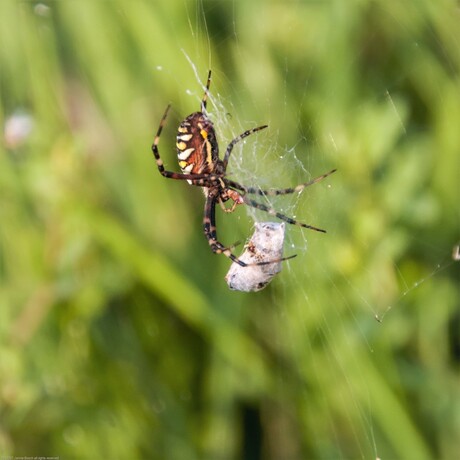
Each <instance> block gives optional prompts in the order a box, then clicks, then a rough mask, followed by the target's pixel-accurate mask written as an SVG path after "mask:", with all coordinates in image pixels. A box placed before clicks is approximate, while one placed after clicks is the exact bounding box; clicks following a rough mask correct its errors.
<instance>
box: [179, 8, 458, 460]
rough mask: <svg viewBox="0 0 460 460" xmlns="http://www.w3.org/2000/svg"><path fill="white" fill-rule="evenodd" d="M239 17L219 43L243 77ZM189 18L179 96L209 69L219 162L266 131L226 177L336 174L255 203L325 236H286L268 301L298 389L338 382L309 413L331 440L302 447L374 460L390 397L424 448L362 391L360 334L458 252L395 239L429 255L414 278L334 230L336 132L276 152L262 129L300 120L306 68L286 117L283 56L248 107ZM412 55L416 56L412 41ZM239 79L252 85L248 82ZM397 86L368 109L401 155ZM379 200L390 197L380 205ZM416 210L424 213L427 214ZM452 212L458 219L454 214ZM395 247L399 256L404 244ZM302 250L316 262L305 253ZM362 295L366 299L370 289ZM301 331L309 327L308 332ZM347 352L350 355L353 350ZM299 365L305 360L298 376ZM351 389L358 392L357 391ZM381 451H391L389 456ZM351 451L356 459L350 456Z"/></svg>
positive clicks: (386, 317)
mask: <svg viewBox="0 0 460 460" xmlns="http://www.w3.org/2000/svg"><path fill="white" fill-rule="evenodd" d="M240 7H241V6H240V5H239V4H236V3H234V4H233V9H234V11H233V13H234V15H233V19H232V26H233V28H232V30H230V31H228V32H227V33H228V37H226V38H228V39H230V38H231V39H232V40H234V41H235V42H236V43H237V47H236V48H237V51H238V52H237V56H236V59H238V58H241V60H242V61H243V66H244V64H245V63H246V64H248V61H249V60H250V58H249V57H248V55H247V51H246V50H244V49H243V48H242V47H240V46H239V42H240V40H241V42H243V41H244V37H242V36H241V35H242V34H244V33H245V32H243V31H242V27H243V24H242V23H240V21H241V19H240V17H241V16H240V15H239V14H237V13H236V11H235V10H237V9H239V8H240ZM241 8H242V7H241ZM187 17H188V21H189V26H190V33H191V37H192V39H193V40H192V42H193V45H192V46H191V47H181V48H180V51H181V52H182V56H183V58H184V59H185V60H186V61H187V62H188V63H189V65H190V69H191V71H192V74H193V75H194V79H192V80H191V83H190V87H189V88H188V89H187V91H186V96H187V97H190V98H192V99H193V100H194V101H195V102H194V103H195V106H198V104H199V101H200V100H201V97H202V93H203V88H204V85H205V77H206V72H207V69H208V68H211V69H212V71H213V81H212V84H211V90H210V96H209V99H208V101H209V102H208V112H209V117H210V119H211V120H212V121H213V123H214V125H215V128H216V132H217V135H218V139H219V145H220V149H221V155H222V154H223V150H224V149H225V146H226V145H227V144H228V143H229V142H230V140H232V139H233V138H235V137H236V136H238V135H239V134H241V133H242V132H244V131H245V130H246V129H249V128H253V127H256V126H259V125H262V124H268V125H269V128H268V129H266V130H263V131H261V132H259V133H257V134H254V135H251V136H249V137H248V138H247V139H245V140H244V141H243V142H240V143H239V144H237V145H236V147H235V148H234V151H233V153H232V156H231V159H230V163H229V168H228V174H229V176H230V177H231V178H232V179H234V180H236V181H238V182H240V183H242V184H245V185H250V186H256V187H260V188H272V187H273V188H284V187H288V186H294V185H296V184H299V183H303V182H307V181H308V180H310V179H312V178H313V177H316V176H318V175H320V174H323V173H325V172H327V171H329V170H330V169H332V168H334V167H338V169H339V171H338V172H337V173H336V174H334V175H332V176H331V177H328V178H327V179H326V180H325V181H324V182H321V183H319V184H315V185H314V186H313V187H310V188H307V189H306V190H304V191H303V192H302V193H300V194H292V195H287V196H283V197H257V198H258V200H260V201H261V202H263V203H264V204H267V205H269V206H270V207H273V208H274V209H276V210H277V211H279V212H281V213H283V214H285V215H287V216H291V217H293V218H296V219H298V220H300V221H302V222H306V223H308V224H312V225H315V226H318V227H320V228H325V229H326V230H327V232H328V234H327V235H321V234H318V233H316V232H313V231H310V230H305V229H302V228H298V227H294V226H287V232H286V247H285V253H286V255H290V254H291V253H296V254H298V257H297V258H296V259H294V260H292V261H288V262H286V263H285V264H284V269H283V271H282V272H281V274H280V275H279V276H278V278H277V279H276V280H275V281H274V284H275V288H274V289H273V290H272V291H271V294H270V305H271V307H272V308H274V309H275V311H276V312H277V313H276V314H277V315H278V320H279V324H282V327H283V330H282V331H281V330H280V329H278V330H277V331H276V334H277V336H276V338H275V340H278V341H279V342H280V343H281V344H282V346H284V347H286V349H287V350H289V351H290V352H291V354H292V356H297V357H298V362H297V363H296V364H297V365H298V367H299V375H300V378H303V379H304V380H305V382H314V384H315V383H316V384H317V386H319V387H321V385H322V384H323V383H324V382H322V379H323V378H324V375H325V374H326V375H327V376H328V378H330V379H333V380H337V381H340V382H342V385H341V386H340V387H339V391H337V392H336V393H335V394H331V393H330V392H329V391H328V390H327V389H324V392H323V394H322V401H321V403H317V404H318V406H317V407H316V408H315V410H318V411H320V412H321V413H322V415H323V416H324V418H325V419H326V420H329V424H330V429H329V430H326V429H325V428H324V427H318V429H317V432H314V433H312V434H311V436H312V438H318V439H320V438H321V436H323V433H324V432H325V431H328V432H329V433H335V436H336V439H335V440H332V441H331V442H332V443H336V447H337V446H346V445H347V444H348V443H352V444H353V443H354V444H355V445H357V446H358V448H357V451H358V452H360V456H361V457H362V458H378V457H379V456H380V451H381V449H382V448H383V449H384V450H387V449H386V448H385V447H384V446H383V445H382V443H381V441H380V439H381V438H382V437H384V435H382V432H385V430H387V433H386V436H387V437H390V438H391V434H388V433H391V428H390V427H389V426H386V427H385V426H383V427H382V426H381V425H384V424H385V422H382V421H380V422H375V418H376V416H375V412H379V411H380V410H381V408H380V407H379V405H380V402H379V400H380V399H381V398H383V397H384V396H388V399H387V400H386V401H387V403H388V404H394V405H395V419H396V420H400V421H401V423H402V425H403V426H404V427H405V428H407V429H408V431H407V432H406V434H407V436H408V437H409V438H410V439H411V440H413V444H411V445H421V446H424V445H425V444H424V442H423V441H420V440H419V439H418V438H417V436H418V434H417V433H416V432H415V430H413V431H411V427H413V426H414V425H413V424H411V422H410V418H411V416H410V415H409V414H407V413H404V412H403V411H401V407H400V406H397V404H396V403H395V400H394V398H392V397H391V396H389V395H386V394H385V390H384V389H382V388H381V387H380V384H379V376H378V373H377V372H376V373H375V375H374V374H372V375H373V376H374V377H375V380H369V378H370V377H369V376H370V371H369V370H368V367H367V365H366V366H365V365H364V364H363V363H364V362H371V365H370V366H369V368H371V369H374V370H375V363H373V360H375V359H376V356H377V353H376V344H377V346H379V340H380V339H381V336H380V337H379V333H378V332H377V333H375V332H372V333H371V332H370V331H375V330H376V329H378V328H382V327H383V325H382V326H381V325H380V324H385V325H386V324H387V323H389V325H388V327H389V328H393V331H394V330H395V329H396V328H397V327H398V321H401V317H400V316H397V317H395V318H394V319H392V312H393V311H394V310H396V309H397V310H402V311H405V312H407V314H408V313H409V310H408V309H409V306H410V305H417V302H418V300H419V299H420V296H422V297H423V296H424V295H425V294H426V293H432V292H434V291H436V288H435V285H436V283H437V282H438V281H439V282H440V283H443V282H444V281H443V278H442V277H441V275H442V274H445V273H448V272H451V271H452V270H454V269H455V268H456V266H454V264H455V263H456V254H457V253H458V251H456V250H455V248H456V247H457V246H456V241H451V240H446V241H442V240H437V241H435V242H433V240H430V241H428V240H424V239H423V237H420V236H418V235H417V232H416V231H413V232H412V233H410V234H409V235H406V236H405V238H406V239H407V238H408V239H409V240H410V243H411V245H412V246H416V247H418V250H419V251H420V252H421V253H424V252H426V253H429V254H430V255H431V257H430V258H429V259H428V260H427V261H425V263H424V264H421V265H420V267H417V268H414V267H412V268H411V267H410V266H409V265H410V264H411V263H412V261H413V258H411V257H408V258H407V259H406V260H403V259H402V258H401V261H399V260H398V255H397V254H398V252H397V249H394V248H393V249H391V248H390V249H388V251H390V252H391V251H392V250H393V251H395V255H394V257H392V256H388V257H387V258H385V257H383V258H378V257H375V254H376V253H378V252H379V251H384V250H385V247H384V245H383V244H382V245H380V244H375V242H374V243H373V242H372V241H371V240H368V239H367V238H366V228H369V229H370V231H373V230H375V229H374V227H373V223H372V222H371V221H369V222H362V223H361V224H362V226H363V227H364V230H363V229H357V230H356V229H354V228H353V222H352V223H351V224H350V222H346V223H344V221H343V213H342V212H341V210H342V203H341V202H340V200H341V199H343V198H342V197H347V196H350V195H349V193H348V190H349V189H350V188H353V181H354V180H355V179H356V177H354V176H353V175H354V174H355V173H354V172H353V171H350V170H347V169H346V168H342V169H340V164H343V163H344V162H343V158H342V155H343V152H342V149H343V145H344V141H343V139H340V138H338V137H337V133H338V132H340V130H336V129H334V127H331V129H330V130H329V131H327V130H326V131H325V132H323V136H324V139H326V140H324V139H319V138H318V137H317V136H318V135H317V134H314V133H315V132H317V129H315V128H316V127H317V125H322V124H323V121H322V120H320V119H315V118H314V117H313V118H312V119H311V122H310V126H308V125H307V126H297V128H298V132H299V133H300V134H299V135H298V136H297V137H296V138H292V139H289V140H287V141H286V140H284V137H283V126H282V125H278V126H277V125H276V124H275V123H273V122H272V119H276V120H279V119H281V120H283V121H285V123H286V124H288V123H291V122H292V119H293V118H294V119H295V117H296V114H298V115H300V113H302V112H303V109H304V105H305V104H307V100H308V98H310V97H315V95H314V94H312V86H311V85H310V78H312V77H311V76H312V75H314V74H315V71H316V69H315V67H314V66H312V68H311V69H310V73H309V74H306V75H304V86H303V88H304V91H303V93H302V94H301V95H300V96H299V98H298V100H296V101H295V103H296V104H297V105H296V106H294V107H293V106H292V101H290V100H289V98H288V94H287V89H286V88H287V86H288V82H289V80H290V77H291V72H294V70H291V69H294V68H295V65H296V63H295V62H292V61H291V60H290V59H289V58H288V57H286V60H285V63H284V81H283V84H282V85H281V87H279V86H278V87H277V88H276V92H273V85H270V83H269V82H268V81H269V80H270V77H271V76H270V75H267V76H264V75H263V73H262V74H258V75H257V78H260V79H261V81H260V87H261V88H262V89H261V91H264V90H263V88H265V87H269V88H271V90H267V92H266V93H265V94H264V93H262V95H260V94H259V95H258V96H257V97H256V96H254V95H252V93H251V90H250V88H253V87H254V85H252V86H250V85H248V89H247V90H245V91H244V92H243V91H241V92H239V93H238V92H236V91H232V89H233V87H232V81H231V78H232V77H227V76H226V75H224V74H223V73H222V72H221V71H220V70H219V68H218V66H214V65H213V57H214V55H213V53H214V51H212V50H214V46H215V43H214V41H215V40H216V39H217V38H221V37H216V36H215V35H214V34H215V32H210V31H209V28H208V24H207V13H206V12H205V8H204V4H202V3H200V2H198V6H197V9H196V10H195V11H187ZM395 21H396V20H395ZM200 34H204V35H205V36H206V39H207V45H206V46H205V47H200V45H198V36H199V35H200ZM409 39H410V37H409ZM414 44H415V45H416V43H415V42H414ZM364 52H365V50H363V49H358V50H356V56H358V55H359V54H361V53H364ZM229 59H230V58H229ZM206 60H207V67H206V65H203V61H204V62H206ZM198 62H200V64H198ZM451 65H453V64H452V63H451ZM247 78H248V79H250V78H252V77H251V75H249V77H247ZM401 78H402V77H401ZM267 82H268V83H267ZM399 84H400V81H399V76H395V77H394V80H392V81H388V82H387V83H386V84H385V85H383V86H382V89H381V91H380V92H377V93H375V95H374V97H373V102H375V103H376V105H380V107H382V110H383V111H384V115H382V119H384V120H385V122H387V123H388V126H389V127H387V128H385V127H384V126H382V130H384V129H392V130H393V131H394V132H397V133H398V134H397V137H398V145H401V144H404V143H405V142H409V141H410V138H409V136H410V130H411V129H412V128H411V127H410V126H408V122H407V119H408V115H407V111H406V108H405V107H404V105H403V104H401V103H400V101H399V98H398V94H397V91H396V90H394V89H393V87H398V85H399ZM222 88H230V90H229V91H228V93H225V95H223V94H222V93H223V89H222ZM339 92H340V89H339V88H334V87H331V89H330V94H329V97H330V98H331V99H333V98H335V97H339ZM228 94H231V96H229V95H228ZM275 98H276V101H275ZM279 101H282V102H281V117H280V116H279V111H280V102H279ZM366 110H367V107H366V106H365V105H364V104H363V106H362V111H363V112H365V111H366ZM355 113H356V111H351V110H350V113H349V114H347V112H344V114H343V116H344V118H347V116H352V115H353V114H355ZM275 114H276V115H275ZM293 114H294V115H293ZM325 146H328V148H326V147H325ZM403 167H404V165H403ZM399 172H400V171H398V170H394V169H391V165H390V167H389V168H388V169H386V170H382V171H379V174H382V175H383V176H384V177H386V178H390V177H391V176H392V175H395V176H396V177H397V176H398V174H399ZM402 172H404V171H402ZM421 173H423V171H421ZM357 174H359V172H358V173H357ZM403 179H404V176H403V177H399V180H403ZM388 199H389V200H391V199H395V198H394V197H391V196H390V197H388ZM396 199H397V197H396ZM425 204H426V203H425ZM426 205H427V206H428V207H429V205H430V203H428V204H426ZM324 208H327V209H328V212H323V209H324ZM378 211H379V210H378V209H377V208H373V207H372V205H370V206H369V215H370V216H371V217H372V216H373V215H376V216H377V217H379V212H378ZM415 211H416V212H417V210H415ZM239 212H240V214H239V217H236V219H242V217H241V213H242V212H241V210H240V211H239ZM420 212H421V213H423V212H422V211H420ZM428 212H429V209H428ZM455 212H457V215H458V210H457V211H455ZM244 213H245V214H246V215H247V218H248V221H249V224H250V225H251V223H254V222H262V221H267V220H270V217H269V216H268V215H267V214H266V213H263V212H261V211H258V210H256V209H254V208H250V207H248V206H246V207H244ZM335 216H337V217H335ZM225 217H227V216H225ZM225 217H220V216H219V221H220V222H222V221H223V219H224V218H225ZM221 225H222V224H221ZM344 225H348V226H349V230H348V231H349V232H353V230H355V231H356V233H357V234H356V235H353V237H354V238H353V239H354V241H355V242H356V243H357V244H358V245H362V246H363V247H364V248H366V250H367V251H368V254H369V256H368V258H367V259H364V261H360V260H356V261H354V260H349V259H353V257H354V256H353V248H351V247H350V246H349V244H350V242H349V240H347V239H346V238H344V237H343V230H342V228H343V226H344ZM366 226H368V227H366ZM248 228H249V227H248ZM239 231H241V228H240V229H239ZM249 235H250V232H248V233H247V237H249ZM337 235H341V237H337ZM240 238H241V235H236V234H235V240H236V239H240ZM401 238H403V237H401ZM400 244H401V245H402V244H403V242H401V243H400ZM312 246H313V247H314V251H311V247H312ZM452 250H453V253H452ZM237 253H238V252H237ZM321 254H323V255H324V260H328V261H331V260H332V261H334V260H335V261H337V264H336V265H335V266H334V267H333V269H332V268H331V264H330V262H329V263H326V262H323V260H322V259H323V258H322V257H321ZM452 254H453V255H452ZM347 257H349V259H347ZM374 260H375V261H379V260H380V261H382V260H384V261H385V264H384V265H376V264H374V263H373V262H374ZM360 262H362V263H363V266H362V268H361V269H360V270H356V268H353V267H352V265H353V264H357V263H360ZM356 272H358V273H357V274H356ZM310 273H311V274H310ZM351 273H353V274H351ZM305 280H306V281H307V282H305ZM318 281H319V282H322V283H324V284H326V285H329V296H328V298H327V299H326V298H325V297H324V293H322V292H319V291H317V290H316V289H315V283H317V282H318ZM368 286H372V288H371V289H369V288H368ZM293 291H295V296H294V298H295V299H296V301H295V302H293V306H290V307H286V299H288V298H290V299H292V298H293V296H292V292H293ZM229 295H234V294H233V293H230V294H229ZM251 295H258V294H251ZM325 302H329V303H332V304H334V302H335V303H336V305H337V307H335V308H334V307H332V308H328V309H327V310H325V309H324V308H323V305H324V304H325ZM309 324H313V325H314V326H312V327H310V326H309ZM387 330H388V329H387ZM382 334H383V332H382ZM299 335H301V336H304V337H305V342H304V343H305V344H306V349H305V350H299V349H296V347H297V341H296V340H295V337H298V336H299ZM389 335H390V336H391V337H392V338H393V339H394V340H398V338H397V334H395V333H389ZM310 337H312V338H310ZM376 337H377V338H376ZM395 337H396V338H395ZM316 341H320V342H323V343H324V344H325V345H324V347H319V349H320V350H321V351H322V353H318V346H317V344H316ZM357 342H359V344H360V345H359V346H357V345H356V343H357ZM305 360H309V361H308V366H306V364H305ZM324 369H326V371H325V370H324ZM285 377H286V376H285ZM281 379H283V377H281ZM357 382H360V383H359V385H358V384H357ZM306 388H307V384H306ZM380 391H381V393H380ZM304 398H305V399H304V401H303V402H304V404H305V407H307V406H308V405H309V400H308V391H307V389H306V390H305V395H304ZM350 400H351V401H352V404H351V406H352V407H354V409H353V411H352V410H351V409H347V408H346V405H345V402H346V401H350ZM342 407H343V408H342ZM341 408H342V409H341ZM324 414H325V415H324ZM337 414H339V415H337ZM305 417H306V418H307V419H308V417H309V416H308V415H305ZM341 417H342V419H343V420H347V421H348V423H349V424H350V427H351V428H350V429H348V430H345V431H346V432H347V433H348V435H349V436H351V437H354V440H353V441H348V442H345V441H344V440H343V439H342V436H343V433H341V427H340V423H341V422H340V419H341ZM390 424H391V422H390ZM312 425H313V424H309V425H308V426H312ZM376 431H379V432H380V434H379V435H376ZM338 449H339V451H340V452H341V455H342V456H343V457H347V455H348V453H347V448H346V447H338ZM388 451H389V452H391V449H390V450H388ZM353 452H354V454H356V450H353ZM424 453H426V452H424Z"/></svg>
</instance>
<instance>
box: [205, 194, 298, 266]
mask: <svg viewBox="0 0 460 460" xmlns="http://www.w3.org/2000/svg"><path fill="white" fill-rule="evenodd" d="M216 202H217V197H216V196H215V195H214V194H209V195H208V196H207V197H206V203H205V205H204V218H203V227H204V234H205V236H206V239H207V240H208V243H209V246H210V247H211V250H212V252H214V254H224V256H226V257H228V258H229V259H231V260H232V261H233V262H235V263H237V264H238V265H240V266H241V267H250V266H253V265H270V264H274V263H279V262H282V261H284V260H288V259H292V258H293V257H295V255H292V256H289V257H282V258H281V259H277V260H268V261H266V262H258V263H253V264H247V263H245V262H243V261H242V260H240V259H238V257H236V256H235V255H234V254H233V253H232V249H234V248H235V246H236V245H238V244H239V242H237V243H235V244H233V245H232V246H230V247H225V246H224V245H223V244H222V243H221V242H220V241H218V240H217V231H216V212H215V211H216Z"/></svg>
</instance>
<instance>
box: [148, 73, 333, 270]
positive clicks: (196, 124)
mask: <svg viewBox="0 0 460 460" xmlns="http://www.w3.org/2000/svg"><path fill="white" fill-rule="evenodd" d="M210 85H211V71H209V73H208V79H207V83H206V88H205V92H204V95H203V99H202V100H201V110H200V111H199V112H194V113H192V114H190V115H189V116H188V117H187V118H185V120H183V121H182V123H181V124H180V125H179V128H178V130H177V136H176V147H177V157H178V161H179V167H180V168H181V170H182V173H176V172H173V171H167V170H165V168H164V165H163V160H162V159H161V158H160V152H159V150H158V143H159V141H160V136H161V132H162V130H163V127H164V125H165V123H166V118H167V116H168V112H169V109H170V107H171V105H168V106H167V107H166V110H165V112H164V115H163V117H162V119H161V121H160V125H159V127H158V131H157V134H156V136H155V139H154V141H153V144H152V152H153V155H154V156H155V160H156V164H157V167H158V170H159V172H160V174H161V175H162V176H163V177H166V178H167V179H176V180H186V181H187V182H188V183H189V184H191V185H196V186H199V187H202V188H203V192H204V195H205V197H206V201H205V205H204V218H203V226H204V234H205V236H206V239H207V240H208V243H209V246H210V247H211V250H212V251H213V252H214V253H215V254H224V255H225V256H227V257H228V258H230V259H231V260H232V261H233V262H236V263H237V264H238V265H240V266H242V267H246V266H248V265H267V264H270V263H275V262H280V261H281V260H286V259H290V258H291V257H295V256H290V257H285V258H282V259H278V260H271V261H264V262H258V263H254V264H247V263H245V262H243V261H241V260H240V259H238V257H236V256H235V255H234V254H233V253H232V250H233V248H234V247H235V246H236V244H235V245H232V246H230V247H226V246H224V245H223V244H222V243H221V242H220V241H219V240H218V239H217V232H216V213H215V209H216V204H219V206H220V207H221V208H222V210H223V211H224V212H233V211H234V210H235V208H236V206H238V205H240V204H246V205H248V206H251V207H253V208H257V209H260V210H262V211H265V212H267V213H268V214H269V215H271V216H275V217H277V218H278V219H281V220H284V221H285V222H287V223H288V224H292V225H298V226H300V227H304V228H309V229H311V230H315V231H317V232H322V233H326V231H325V230H322V229H320V228H317V227H314V226H313V225H308V224H304V223H302V222H298V221H297V220H295V219H293V218H291V217H288V216H285V215H284V214H281V213H279V212H277V211H276V210H274V209H273V208H271V207H269V206H267V205H265V204H262V203H259V202H257V201H254V200H253V199H252V198H249V197H248V196H247V195H259V196H275V195H287V194H290V193H298V192H301V191H302V190H303V189H304V188H306V187H309V186H310V185H313V184H315V183H317V182H319V181H321V180H323V179H324V178H326V177H327V176H329V175H330V174H332V173H333V172H335V171H336V170H335V169H333V170H331V171H329V172H327V173H326V174H323V175H321V176H318V177H316V178H315V179H312V180H310V181H308V182H305V183H303V184H299V185H296V186H295V187H292V188H284V189H268V190H262V189H259V188H256V187H248V186H245V185H241V184H239V183H237V182H234V181H232V180H230V179H228V178H227V175H226V172H227V165H228V160H229V159H230V155H231V153H232V150H233V148H234V147H235V145H236V144H237V143H238V142H240V141H242V140H243V139H245V138H246V137H248V136H250V135H251V134H254V133H256V132H258V131H260V130H262V129H265V128H267V127H268V125H263V126H259V127H257V128H251V129H248V130H247V131H245V132H244V133H242V134H240V135H239V136H237V137H235V139H233V140H232V141H231V142H230V143H229V144H228V146H227V148H226V150H225V154H224V158H223V159H220V158H219V145H218V143H217V137H216V132H215V129H214V125H213V123H212V121H211V120H210V119H209V118H208V114H207V110H206V104H207V99H208V94H209V87H210ZM229 200H232V201H233V203H232V205H231V206H230V207H226V206H225V203H226V202H227V201H229Z"/></svg>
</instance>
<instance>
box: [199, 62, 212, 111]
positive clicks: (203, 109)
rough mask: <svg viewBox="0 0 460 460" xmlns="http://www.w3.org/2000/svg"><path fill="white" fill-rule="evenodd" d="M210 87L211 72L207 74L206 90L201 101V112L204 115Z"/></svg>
mask: <svg viewBox="0 0 460 460" xmlns="http://www.w3.org/2000/svg"><path fill="white" fill-rule="evenodd" d="M210 86H211V70H210V71H209V72H208V81H207V82H206V89H205V91H204V94H203V99H202V100H201V112H202V113H206V105H207V102H208V94H209V87H210Z"/></svg>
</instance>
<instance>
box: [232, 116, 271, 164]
mask: <svg viewBox="0 0 460 460" xmlns="http://www.w3.org/2000/svg"><path fill="white" fill-rule="evenodd" d="M265 128H268V125H263V126H259V127H257V128H252V129H248V130H247V131H245V132H244V133H242V134H240V135H239V136H238V137H235V139H233V140H232V141H231V142H230V144H228V146H227V150H226V151H225V155H224V159H223V163H224V169H225V170H226V169H227V164H228V160H229V158H230V154H231V153H232V150H233V147H235V144H237V143H238V142H240V141H242V140H243V139H244V138H245V137H248V136H250V135H251V134H254V133H256V132H257V131H260V130H261V129H265Z"/></svg>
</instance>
